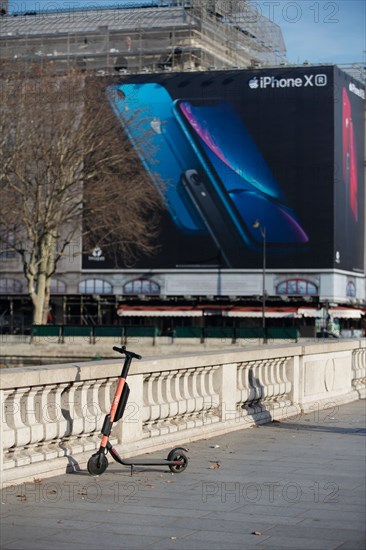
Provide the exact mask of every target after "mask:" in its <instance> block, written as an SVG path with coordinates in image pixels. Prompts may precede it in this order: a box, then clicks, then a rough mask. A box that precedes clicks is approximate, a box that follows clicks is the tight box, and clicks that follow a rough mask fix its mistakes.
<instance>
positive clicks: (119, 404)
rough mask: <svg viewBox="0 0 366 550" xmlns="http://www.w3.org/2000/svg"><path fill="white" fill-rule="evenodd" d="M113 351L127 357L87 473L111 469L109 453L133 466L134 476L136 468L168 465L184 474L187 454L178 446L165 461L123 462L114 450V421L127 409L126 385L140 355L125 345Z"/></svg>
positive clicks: (125, 463)
mask: <svg viewBox="0 0 366 550" xmlns="http://www.w3.org/2000/svg"><path fill="white" fill-rule="evenodd" d="M113 349H114V351H118V352H119V353H122V354H123V355H125V360H124V364H123V368H122V372H121V375H120V377H119V378H118V384H117V388H116V391H115V394H114V397H113V401H112V405H111V410H110V412H109V414H107V415H106V417H105V419H104V423H103V427H102V441H101V444H100V447H99V449H98V451H97V452H96V453H94V454H93V455H92V456H91V457H90V458H89V460H88V472H89V474H90V475H92V476H99V475H101V474H103V473H104V472H105V471H106V469H107V467H108V458H107V453H108V452H109V453H110V454H111V456H112V458H113V459H114V460H115V461H116V462H118V463H119V464H122V465H123V466H130V468H131V475H132V473H133V469H134V467H135V466H168V467H169V469H170V470H171V471H172V472H173V473H175V474H179V473H181V472H183V471H184V470H185V469H186V468H187V466H188V457H187V456H186V454H185V453H187V452H188V450H187V449H184V447H175V448H174V449H172V450H171V451H170V453H169V454H168V457H167V458H166V459H156V458H152V459H140V460H137V459H127V460H126V459H123V458H121V457H120V456H119V454H118V453H117V451H116V449H114V447H112V444H111V442H110V441H109V436H110V434H111V431H112V426H113V422H118V420H120V419H121V418H122V416H123V413H124V411H125V408H126V404H127V400H128V396H129V393H130V388H129V387H128V384H127V382H126V378H127V375H128V371H129V368H130V365H131V361H132V359H141V355H138V354H137V353H134V352H132V351H127V350H126V347H125V346H122V347H121V348H117V347H116V346H114V347H113Z"/></svg>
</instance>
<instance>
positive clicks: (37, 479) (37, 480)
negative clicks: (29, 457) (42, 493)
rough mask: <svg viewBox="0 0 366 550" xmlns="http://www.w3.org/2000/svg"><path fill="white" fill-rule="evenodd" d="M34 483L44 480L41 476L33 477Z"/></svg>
mask: <svg viewBox="0 0 366 550" xmlns="http://www.w3.org/2000/svg"><path fill="white" fill-rule="evenodd" d="M33 481H34V483H42V480H41V479H39V478H35V477H34V478H33Z"/></svg>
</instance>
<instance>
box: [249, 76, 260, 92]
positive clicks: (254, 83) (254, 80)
mask: <svg viewBox="0 0 366 550" xmlns="http://www.w3.org/2000/svg"><path fill="white" fill-rule="evenodd" d="M258 87H259V83H258V78H257V77H256V76H254V77H253V78H251V79H250V80H249V88H251V89H252V90H255V89H256V88H258Z"/></svg>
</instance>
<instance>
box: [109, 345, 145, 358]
mask: <svg viewBox="0 0 366 550" xmlns="http://www.w3.org/2000/svg"><path fill="white" fill-rule="evenodd" d="M113 350H114V351H118V353H122V354H123V355H129V356H130V357H133V358H134V359H142V356H141V355H139V354H138V353H134V352H133V351H127V350H126V346H122V347H121V348H118V347H117V346H113Z"/></svg>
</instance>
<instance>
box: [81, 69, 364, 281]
mask: <svg viewBox="0 0 366 550" xmlns="http://www.w3.org/2000/svg"><path fill="white" fill-rule="evenodd" d="M356 90H360V84H358V83H357V82H356V81H353V80H352V79H351V78H350V77H348V76H346V75H345V74H344V73H342V72H341V71H339V70H338V68H337V67H333V66H319V67H313V66H302V67H280V68H276V69H257V70H226V71H209V72H197V73H189V72H188V73H187V72H186V73H171V74H166V73H159V74H148V75H136V76H120V77H116V78H109V79H108V80H107V81H106V85H105V100H106V101H107V102H109V104H110V108H111V109H112V110H113V112H114V114H115V116H116V120H118V123H119V124H120V125H121V127H122V129H123V131H125V132H126V133H127V135H128V137H129V139H130V140H131V142H132V144H133V147H134V151H135V154H136V155H137V156H138V158H139V160H140V162H141V163H142V165H143V167H144V169H145V170H146V171H147V173H148V174H149V177H150V178H151V181H152V182H153V183H154V185H155V186H156V192H157V193H160V194H161V195H162V196H163V197H164V202H165V204H166V212H165V213H164V214H163V218H162V223H161V232H160V238H159V244H160V249H159V252H158V253H157V254H156V255H155V256H153V257H149V258H146V259H144V258H141V259H140V260H139V262H138V264H137V265H136V266H135V268H141V269H142V268H144V269H180V268H192V269H197V268H210V267H215V268H217V267H221V268H224V269H225V268H227V269H237V268H248V269H249V268H258V267H260V266H261V265H262V258H263V256H262V254H263V244H264V240H265V249H266V261H267V266H268V267H269V268H273V269H277V268H278V269H342V270H348V271H357V272H360V271H363V267H364V259H363V251H364V244H363V235H364V173H363V147H364V132H363V122H364V119H363V116H364V114H363V107H364V99H363V98H362V93H361V92H362V90H360V92H359V93H356ZM103 263H104V265H103ZM83 267H84V268H89V269H90V268H96V267H97V268H99V269H100V268H103V267H106V268H108V267H109V268H110V267H112V265H111V263H110V262H109V261H108V258H105V262H100V261H98V265H96V264H95V262H94V259H93V257H91V256H89V257H87V256H85V257H84V261H83Z"/></svg>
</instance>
